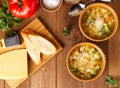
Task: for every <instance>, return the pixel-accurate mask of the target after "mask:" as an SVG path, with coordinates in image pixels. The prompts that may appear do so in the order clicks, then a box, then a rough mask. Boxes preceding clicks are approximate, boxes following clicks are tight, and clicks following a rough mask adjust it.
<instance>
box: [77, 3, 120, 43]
mask: <svg viewBox="0 0 120 88" xmlns="http://www.w3.org/2000/svg"><path fill="white" fill-rule="evenodd" d="M98 7H99V8H103V9H105V10H106V11H107V12H108V13H105V12H104V14H103V15H102V10H98V12H97V10H96V13H95V14H99V13H100V15H98V17H96V18H95V16H94V15H93V20H94V21H93V20H92V21H91V19H92V18H90V17H91V16H90V15H91V13H92V11H93V9H94V11H95V9H96V8H98ZM100 11H101V12H100ZM88 13H90V14H88ZM107 15H108V16H107ZM96 16H97V15H96ZM110 17H111V18H110ZM99 18H100V19H99ZM90 22H91V23H90ZM103 22H104V23H103ZM110 22H113V23H112V24H111V25H112V26H111V25H110ZM78 23H79V28H80V31H81V32H82V34H83V35H84V36H85V37H86V38H87V39H89V40H92V41H95V42H101V41H105V40H108V39H110V38H111V37H112V36H113V35H114V34H115V32H116V31H117V28H118V16H117V14H116V12H115V11H114V10H113V9H112V8H111V7H110V6H109V5H106V4H103V3H93V4H90V5H88V6H87V7H86V8H85V9H84V10H83V11H82V12H81V13H80V16H79V22H78ZM101 24H103V25H104V26H103V25H102V26H101ZM106 25H107V28H105V27H106ZM108 25H109V26H108ZM87 26H88V27H87ZM94 26H95V27H96V28H97V29H96V28H95V27H94ZM89 28H91V29H89ZM100 28H101V29H102V30H101V29H100ZM108 28H109V30H108ZM96 30H97V31H96ZM104 30H105V31H104ZM96 33H97V35H98V36H96Z"/></svg>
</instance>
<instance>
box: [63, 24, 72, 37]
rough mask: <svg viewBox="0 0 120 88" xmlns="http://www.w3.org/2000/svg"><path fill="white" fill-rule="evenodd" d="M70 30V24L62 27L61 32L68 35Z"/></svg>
mask: <svg viewBox="0 0 120 88" xmlns="http://www.w3.org/2000/svg"><path fill="white" fill-rule="evenodd" d="M70 31H71V25H69V26H67V27H64V29H63V32H62V34H63V35H64V36H66V37H67V36H69V35H70Z"/></svg>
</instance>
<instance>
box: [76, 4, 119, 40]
mask: <svg viewBox="0 0 120 88" xmlns="http://www.w3.org/2000/svg"><path fill="white" fill-rule="evenodd" d="M97 6H98V7H102V8H105V9H107V10H108V11H110V12H111V13H112V15H113V18H114V25H113V26H114V27H113V26H112V27H113V28H112V31H111V33H110V34H109V35H107V36H105V37H104V38H99V39H98V38H93V37H90V35H88V33H86V32H85V31H84V28H83V25H84V23H83V22H85V21H84V17H85V15H86V12H87V11H88V10H89V9H91V8H94V7H97ZM88 16H89V15H88ZM86 21H87V20H86ZM78 23H79V28H80V31H81V32H82V34H83V35H84V36H85V37H86V38H87V39H89V40H92V41H96V42H101V41H105V40H108V39H110V38H111V37H112V36H113V35H114V34H115V32H116V30H117V28H118V16H117V14H116V12H115V11H114V10H113V9H112V8H111V7H110V6H109V5H106V4H103V3H93V4H90V5H88V6H87V7H86V8H85V9H84V10H83V11H82V12H81V13H80V16H79V22H78Z"/></svg>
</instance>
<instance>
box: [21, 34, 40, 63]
mask: <svg viewBox="0 0 120 88" xmlns="http://www.w3.org/2000/svg"><path fill="white" fill-rule="evenodd" d="M21 35H22V36H23V39H24V42H25V45H26V48H27V51H28V53H29V55H30V57H31V59H32V60H33V61H34V62H35V63H36V64H39V63H40V61H41V57H40V50H39V49H38V48H37V47H35V46H34V45H33V44H32V42H31V41H30V40H29V38H28V34H27V33H24V32H21Z"/></svg>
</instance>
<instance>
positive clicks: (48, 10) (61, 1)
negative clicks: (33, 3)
mask: <svg viewBox="0 0 120 88" xmlns="http://www.w3.org/2000/svg"><path fill="white" fill-rule="evenodd" d="M62 4H63V0H60V4H59V6H58V7H57V8H55V9H47V8H45V7H44V5H43V0H40V6H41V8H42V9H43V10H44V11H46V12H56V11H57V10H59V9H60V8H61V6H62Z"/></svg>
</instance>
